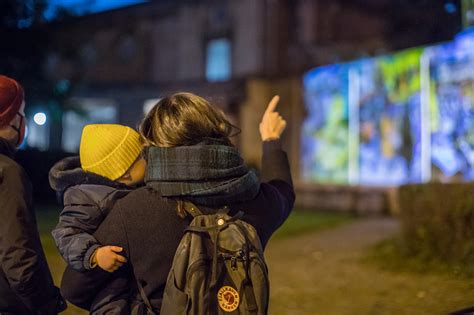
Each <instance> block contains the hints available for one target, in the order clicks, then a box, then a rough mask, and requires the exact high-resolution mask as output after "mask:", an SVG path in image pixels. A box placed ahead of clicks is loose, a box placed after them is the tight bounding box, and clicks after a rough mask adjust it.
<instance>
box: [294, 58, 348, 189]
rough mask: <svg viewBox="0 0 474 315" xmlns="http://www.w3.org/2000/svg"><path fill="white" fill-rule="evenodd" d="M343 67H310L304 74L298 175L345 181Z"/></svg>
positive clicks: (339, 181) (346, 170)
mask: <svg viewBox="0 0 474 315" xmlns="http://www.w3.org/2000/svg"><path fill="white" fill-rule="evenodd" d="M347 75H348V73H347V67H346V66H344V65H334V66H328V67H324V68H318V69H315V70H313V71H310V72H309V73H307V74H306V76H305V78H304V91H305V95H304V97H305V104H306V110H307V113H308V118H307V119H306V120H305V122H304V124H303V133H302V138H301V140H302V141H301V147H302V151H303V152H302V153H303V154H302V163H301V165H302V168H301V170H302V173H301V175H302V178H303V179H305V180H311V181H318V182H330V183H345V182H347V180H348V118H349V117H348V116H349V115H348V103H347V93H348V91H347V88H348V77H347Z"/></svg>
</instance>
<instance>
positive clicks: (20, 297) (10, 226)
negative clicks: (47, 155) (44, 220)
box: [0, 139, 66, 314]
mask: <svg viewBox="0 0 474 315" xmlns="http://www.w3.org/2000/svg"><path fill="white" fill-rule="evenodd" d="M14 151H15V150H14V148H13V147H12V146H11V145H9V144H8V143H7V142H6V141H5V140H3V139H0V313H5V314H8V313H13V314H56V313H57V311H60V310H63V309H64V308H65V307H66V305H65V303H64V302H63V300H62V298H61V296H60V295H59V290H58V289H57V288H56V287H55V286H54V285H53V280H52V278H51V273H50V271H49V268H48V265H47V263H46V259H45V256H44V252H43V248H42V246H41V243H40V238H39V234H38V229H37V226H36V217H35V213H34V211H33V205H32V203H33V202H32V195H31V190H32V188H31V183H30V181H29V179H28V177H27V175H26V173H25V172H24V170H23V168H22V167H21V166H19V165H18V164H17V163H16V162H15V161H13V160H12V158H13V153H14Z"/></svg>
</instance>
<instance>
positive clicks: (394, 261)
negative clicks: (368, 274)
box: [363, 237, 474, 278]
mask: <svg viewBox="0 0 474 315" xmlns="http://www.w3.org/2000/svg"><path fill="white" fill-rule="evenodd" d="M363 261H364V262H367V263H369V264H373V265H375V266H376V267H378V268H380V269H383V270H388V271H391V272H398V273H400V272H402V273H416V274H441V275H447V276H451V277H456V278H474V266H473V265H472V264H463V263H456V262H446V261H442V260H440V259H439V258H437V257H436V256H435V255H432V254H430V253H429V252H425V253H418V254H416V255H414V254H413V253H408V252H407V251H406V250H405V248H404V246H403V244H402V241H401V240H400V238H399V237H396V238H391V239H388V240H384V241H382V242H380V243H378V244H376V245H375V246H373V247H371V248H369V250H368V252H367V255H366V256H365V257H364V258H363Z"/></svg>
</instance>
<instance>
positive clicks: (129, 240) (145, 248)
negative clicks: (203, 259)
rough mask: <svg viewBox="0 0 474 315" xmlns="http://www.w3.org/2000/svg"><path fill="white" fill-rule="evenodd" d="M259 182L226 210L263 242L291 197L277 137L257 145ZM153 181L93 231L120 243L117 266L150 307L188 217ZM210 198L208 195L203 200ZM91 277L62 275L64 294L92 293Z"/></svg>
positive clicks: (156, 303) (94, 283)
mask: <svg viewBox="0 0 474 315" xmlns="http://www.w3.org/2000/svg"><path fill="white" fill-rule="evenodd" d="M151 153H152V152H150V154H151ZM149 157H150V155H149ZM149 163H150V158H149ZM150 167H151V168H150ZM154 168H155V165H153V164H152V165H150V164H149V169H148V171H147V172H148V175H147V176H148V178H149V177H150V176H149V174H150V173H152V174H157V173H159V172H158V171H163V169H160V167H158V168H159V169H158V170H157V169H154ZM184 171H186V170H184ZM261 181H262V183H261V184H258V182H257V185H258V186H257V189H256V192H255V193H256V194H255V196H253V197H252V199H250V200H246V201H244V202H234V203H232V204H228V205H227V206H228V207H229V208H230V209H231V211H239V210H242V211H244V213H245V215H244V220H245V221H247V222H249V223H250V224H252V225H253V226H254V227H255V228H256V230H257V232H258V234H259V236H260V239H261V241H262V245H263V246H265V245H266V244H267V242H268V240H269V239H270V237H271V235H272V233H273V232H275V230H276V229H277V228H278V227H279V226H280V225H281V224H282V223H283V222H284V221H285V220H286V218H287V217H288V215H289V214H290V212H291V210H292V208H293V203H294V200H295V194H294V190H293V185H292V180H291V174H290V169H289V165H288V160H287V156H286V153H285V152H284V151H282V150H281V148H280V142H279V141H268V142H265V143H264V145H263V163H262V173H261ZM156 184H157V183H154V182H153V180H150V178H149V180H148V181H147V184H146V186H145V187H143V188H141V189H137V190H135V191H133V192H131V193H130V194H128V195H127V196H126V197H124V198H123V199H121V200H119V201H118V202H117V203H116V205H115V206H114V208H113V210H112V211H111V212H110V214H109V215H108V216H107V218H106V219H105V220H104V222H103V223H102V225H101V226H100V227H99V229H98V230H97V232H96V233H95V234H94V235H95V237H96V238H97V240H98V241H100V242H101V243H110V244H114V245H118V246H122V247H123V248H124V252H125V255H126V256H127V258H128V264H126V265H125V266H124V267H122V269H123V270H122V272H130V273H131V272H132V270H133V273H134V274H135V276H136V278H137V280H138V281H140V282H141V283H142V284H143V287H144V290H145V292H146V294H147V296H148V297H149V299H150V301H151V303H152V305H153V307H154V310H155V311H156V312H159V310H160V307H161V300H162V296H163V290H164V287H165V284H166V279H167V276H168V272H169V270H170V268H171V264H172V261H173V257H174V254H175V251H176V248H177V247H178V244H179V242H180V240H181V237H182V236H183V231H184V229H185V228H186V226H187V224H188V222H189V221H187V220H185V219H182V218H180V217H179V216H178V215H177V212H176V208H177V202H176V201H175V200H174V199H173V198H164V197H163V196H162V192H160V190H159V189H158V188H157V187H159V185H158V186H156ZM188 184H191V185H192V184H193V182H190V183H188ZM165 186H166V185H165ZM182 186H185V185H182ZM165 190H166V187H165ZM211 199H212V197H209V201H212V200H211ZM194 202H195V203H196V200H194ZM216 208H218V207H203V206H202V204H201V205H200V209H201V211H203V212H205V213H212V212H215V211H216ZM97 280H98V277H97V276H95V277H91V281H90V282H89V283H88V284H87V283H84V284H83V286H82V287H78V286H74V284H75V281H76V280H75V279H74V275H73V274H69V275H68V274H65V275H64V278H63V283H62V286H64V287H69V288H70V292H69V296H70V297H72V296H76V298H77V300H78V301H80V300H81V299H82V300H84V299H87V298H88V297H87V295H88V294H90V293H91V292H94V286H95V287H97V286H99V285H100V282H99V281H97Z"/></svg>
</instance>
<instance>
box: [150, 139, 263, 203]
mask: <svg viewBox="0 0 474 315" xmlns="http://www.w3.org/2000/svg"><path fill="white" fill-rule="evenodd" d="M147 156H148V168H147V176H146V179H145V182H146V184H147V185H149V186H152V187H153V188H155V189H156V190H158V191H159V192H160V193H161V195H162V196H164V197H176V198H182V199H186V200H189V201H191V202H194V203H196V204H201V205H205V206H224V205H228V204H232V203H237V202H243V201H248V200H251V199H253V198H255V196H256V195H257V193H258V191H259V188H260V183H259V180H258V178H257V175H256V174H255V172H253V171H252V170H249V169H248V168H247V167H246V166H245V165H244V164H243V160H242V158H241V156H240V154H239V152H238V151H237V149H236V148H234V147H230V146H226V145H223V144H221V143H220V142H219V140H216V139H207V140H205V141H204V142H201V143H199V144H196V145H192V146H180V147H174V148H158V147H150V148H149V149H148V154H147Z"/></svg>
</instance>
